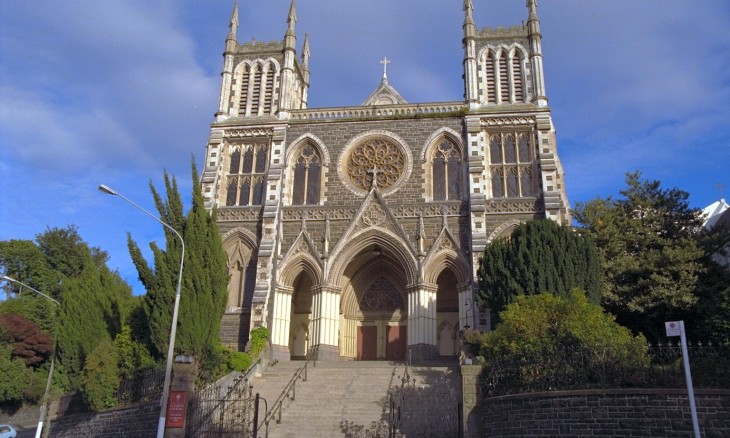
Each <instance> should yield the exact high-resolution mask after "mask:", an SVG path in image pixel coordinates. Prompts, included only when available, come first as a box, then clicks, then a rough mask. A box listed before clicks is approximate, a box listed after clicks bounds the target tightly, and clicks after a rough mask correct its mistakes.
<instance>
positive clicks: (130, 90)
mask: <svg viewBox="0 0 730 438" xmlns="http://www.w3.org/2000/svg"><path fill="white" fill-rule="evenodd" d="M473 3H474V19H475V22H476V25H477V27H480V28H481V27H497V26H512V25H519V24H521V23H522V21H526V19H527V10H526V8H525V1H524V0H473ZM462 5H463V1H462V0H367V1H343V0H298V1H297V17H298V22H297V24H296V30H297V36H298V42H297V44H298V48H299V53H301V46H302V43H303V41H304V34H305V33H308V34H309V37H310V45H311V53H312V56H311V61H310V69H311V84H310V88H309V107H310V108H317V107H333V106H351V105H359V104H360V103H362V101H364V100H365V98H367V97H368V95H369V94H370V93H371V92H372V91H373V90H374V89H375V87H376V86H377V85H378V84H379V82H380V78H381V76H382V65H381V64H380V63H379V61H380V60H381V59H382V58H383V57H384V56H387V57H388V59H390V60H391V61H392V62H391V64H389V65H388V79H389V83H390V84H391V85H393V86H394V87H395V88H396V89H397V90H398V91H399V92H400V94H401V95H402V96H403V97H404V98H405V99H406V100H408V101H409V102H411V103H419V102H439V101H460V100H462V99H463V82H462V79H461V75H462V73H463V69H462V60H463V49H462V46H461V39H462V27H461V26H462V23H463V9H462ZM538 6H539V9H538V12H539V16H540V19H541V24H542V33H543V55H544V58H543V59H544V66H545V76H546V90H547V96H548V98H549V99H550V100H549V105H550V107H551V109H552V112H553V121H554V123H555V126H556V129H557V135H558V152H559V155H560V158H561V160H562V163H563V167H564V170H565V175H566V186H567V191H568V197H569V199H570V202H571V204H573V205H575V203H576V202H581V201H588V200H590V199H593V198H595V197H607V196H609V195H616V194H617V193H618V191H619V190H621V188H622V187H623V183H624V175H625V173H626V172H628V171H635V170H639V171H641V172H642V174H643V175H644V177H646V178H649V179H657V180H660V181H661V182H662V185H663V187H665V188H671V187H677V188H680V189H682V190H685V191H687V192H689V193H690V205H691V206H692V207H697V208H703V207H705V206H707V205H709V204H711V203H712V202H714V201H717V200H718V199H719V198H720V194H721V192H720V190H718V188H717V186H718V185H719V184H721V185H724V187H725V188H724V192H723V193H724V196H725V198H730V195H729V194H730V171H729V170H728V169H729V167H730V166H729V165H730V122H728V120H730V105H728V102H730V2H727V1H724V0H671V1H666V0H661V1H660V0H641V1H637V0H540V1H539V2H538ZM232 8H233V0H209V1H200V0H198V1H193V0H156V1H154V2H151V1H148V0H125V1H99V0H64V1H62V2H56V1H50V0H25V1H12V0H0V152H1V153H0V240H9V239H34V238H35V236H36V235H37V234H39V233H42V232H43V231H45V230H46V229H47V228H48V227H51V228H53V227H65V226H67V225H69V224H74V225H76V226H78V230H79V233H80V234H81V236H82V237H83V238H84V239H85V240H86V241H87V242H88V243H89V244H90V245H92V246H98V247H100V248H102V249H103V250H105V251H107V252H108V253H109V255H110V261H109V266H110V267H111V268H112V269H117V270H118V271H119V273H120V274H121V275H122V277H123V278H124V279H126V280H127V281H128V282H129V283H130V284H132V286H133V289H134V293H135V294H141V293H144V289H143V288H142V286H141V285H140V284H139V282H138V281H137V273H136V270H135V268H134V266H133V265H132V262H131V259H130V257H129V253H128V251H127V248H126V233H128V232H129V233H131V234H132V236H133V238H134V239H135V240H137V242H139V243H140V246H142V247H143V248H146V247H147V243H148V242H150V241H157V242H158V243H161V242H162V241H163V232H162V228H161V226H160V225H159V224H157V223H156V222H155V221H154V220H152V219H151V218H149V217H146V216H145V215H144V214H142V213H141V212H139V211H138V210H136V209H134V208H133V207H132V206H130V205H129V204H126V203H125V202H124V201H123V200H121V199H119V198H115V197H111V196H109V195H104V194H103V193H101V192H100V191H99V190H97V187H98V185H99V184H106V185H108V186H110V187H112V188H114V189H116V190H117V191H119V192H120V193H122V194H124V195H125V196H126V197H127V198H129V199H132V200H133V201H134V202H136V203H137V204H139V205H140V206H142V207H143V208H146V209H147V210H149V211H151V212H154V204H153V202H152V197H151V195H150V191H149V183H150V182H152V183H153V184H154V185H156V186H157V187H158V188H160V189H161V188H162V175H163V172H164V171H165V170H166V171H167V172H169V173H170V174H172V175H174V176H176V178H177V180H178V183H179V185H180V191H181V193H183V195H184V197H185V198H186V199H188V200H189V197H190V193H191V167H190V165H191V160H192V159H194V160H195V162H196V163H197V164H198V166H202V163H203V159H204V153H205V144H206V140H207V137H208V134H209V132H210V123H211V122H212V118H213V114H214V112H215V111H216V109H217V103H218V95H219V92H220V72H221V69H222V65H223V58H222V52H223V49H224V42H225V38H226V36H227V34H228V22H229V19H230V15H231V11H232ZM288 10H289V0H266V1H250V0H240V1H239V12H240V27H239V30H238V40H239V43H241V42H244V41H250V40H251V39H252V38H253V39H256V40H259V41H272V40H281V39H283V37H284V33H285V31H286V17H287V12H288ZM146 254H147V255H148V256H149V252H147V253H146Z"/></svg>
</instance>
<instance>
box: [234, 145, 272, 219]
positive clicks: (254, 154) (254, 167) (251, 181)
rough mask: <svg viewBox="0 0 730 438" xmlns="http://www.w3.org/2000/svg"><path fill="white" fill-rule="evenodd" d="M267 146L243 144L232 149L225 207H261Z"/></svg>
mask: <svg viewBox="0 0 730 438" xmlns="http://www.w3.org/2000/svg"><path fill="white" fill-rule="evenodd" d="M268 151H269V148H268V145H266V144H244V145H236V146H233V147H232V150H231V155H230V157H231V158H230V166H229V171H228V172H229V174H228V182H227V187H226V206H229V207H232V206H246V205H261V204H263V198H264V182H265V173H266V163H267V162H268Z"/></svg>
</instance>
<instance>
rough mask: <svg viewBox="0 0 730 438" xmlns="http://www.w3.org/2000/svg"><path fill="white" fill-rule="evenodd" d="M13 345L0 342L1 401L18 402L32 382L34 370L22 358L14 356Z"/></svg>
mask: <svg viewBox="0 0 730 438" xmlns="http://www.w3.org/2000/svg"><path fill="white" fill-rule="evenodd" d="M11 355H12V347H11V346H9V345H4V344H0V403H17V402H20V401H21V400H23V392H24V391H25V390H26V388H27V387H28V386H29V385H30V384H31V381H32V379H33V373H32V371H31V370H30V369H29V368H27V367H26V366H25V363H23V361H22V360H21V359H13V358H12V356H11Z"/></svg>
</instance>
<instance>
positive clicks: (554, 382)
mask: <svg viewBox="0 0 730 438" xmlns="http://www.w3.org/2000/svg"><path fill="white" fill-rule="evenodd" d="M501 319H502V322H501V324H500V325H498V326H497V329H496V330H495V331H493V332H490V333H487V334H485V335H484V336H483V339H482V342H481V347H480V349H479V353H480V355H481V356H483V357H484V358H485V360H486V367H485V375H484V377H485V378H486V379H487V380H490V379H491V380H492V382H494V381H497V380H498V381H500V382H501V384H502V385H504V384H505V383H507V382H509V385H510V386H511V387H512V388H510V389H509V390H510V391H517V390H548V389H570V388H576V387H579V386H582V387H596V386H598V387H601V386H624V385H625V384H627V383H628V381H629V380H631V379H632V378H634V377H635V376H641V375H642V374H644V373H645V371H646V370H647V369H648V367H649V362H650V360H649V356H648V354H647V345H646V340H645V338H644V337H643V336H641V335H640V336H636V337H634V336H632V335H631V333H630V332H629V330H628V329H626V328H624V327H622V326H620V325H619V324H617V323H616V322H615V320H614V317H613V316H611V315H608V314H606V313H604V312H603V310H602V309H601V307H600V306H598V305H595V304H591V303H589V302H588V300H587V299H586V296H585V294H583V293H582V292H581V291H579V290H573V291H572V292H571V294H570V296H569V297H556V296H554V295H551V294H548V293H544V294H539V295H531V296H520V297H518V298H517V301H516V302H514V303H512V304H510V305H509V306H507V308H506V309H505V310H504V311H503V312H502V314H501ZM472 343H473V342H472ZM488 383H489V382H488Z"/></svg>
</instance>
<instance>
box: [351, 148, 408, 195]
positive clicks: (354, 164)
mask: <svg viewBox="0 0 730 438" xmlns="http://www.w3.org/2000/svg"><path fill="white" fill-rule="evenodd" d="M346 163H347V165H346V166H347V167H346V168H345V171H346V173H347V176H348V177H349V180H350V182H351V183H352V185H353V186H355V188H356V189H359V190H363V191H368V190H370V188H371V187H372V185H373V176H375V177H376V178H377V187H378V190H381V191H382V190H386V189H389V188H391V187H393V186H394V185H395V184H396V182H398V180H399V179H400V178H401V177H402V176H403V174H404V172H405V167H406V157H405V153H404V152H403V150H402V149H401V148H400V147H399V146H398V145H396V144H395V143H393V142H391V141H389V140H387V139H384V138H374V139H370V140H368V141H365V142H363V143H360V144H358V145H356V146H355V147H354V148H353V149H352V151H351V152H350V155H349V157H348V159H347V160H346Z"/></svg>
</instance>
